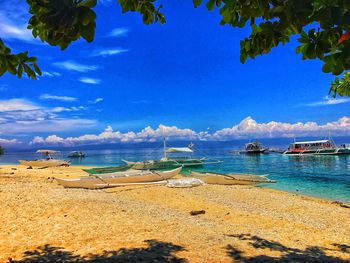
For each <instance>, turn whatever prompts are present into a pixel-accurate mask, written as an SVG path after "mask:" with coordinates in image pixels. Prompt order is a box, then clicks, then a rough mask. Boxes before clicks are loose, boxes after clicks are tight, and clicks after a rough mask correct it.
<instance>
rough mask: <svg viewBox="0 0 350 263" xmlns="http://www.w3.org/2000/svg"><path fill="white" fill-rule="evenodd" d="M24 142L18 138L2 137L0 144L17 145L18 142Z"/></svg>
mask: <svg viewBox="0 0 350 263" xmlns="http://www.w3.org/2000/svg"><path fill="white" fill-rule="evenodd" d="M20 143H22V142H21V141H19V140H17V139H10V140H8V139H2V138H0V146H12V145H16V144H20Z"/></svg>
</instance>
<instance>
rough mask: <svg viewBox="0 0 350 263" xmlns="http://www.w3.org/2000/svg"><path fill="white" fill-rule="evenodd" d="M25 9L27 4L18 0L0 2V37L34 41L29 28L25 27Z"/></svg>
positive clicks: (26, 17)
mask: <svg viewBox="0 0 350 263" xmlns="http://www.w3.org/2000/svg"><path fill="white" fill-rule="evenodd" d="M27 9H28V6H27V5H25V4H23V1H19V0H14V1H3V2H2V3H0V35H1V38H3V39H10V40H21V41H26V42H34V41H35V39H34V37H33V35H32V32H31V30H29V29H27V19H28V13H27V12H26V10H27ZM38 43H39V42H38Z"/></svg>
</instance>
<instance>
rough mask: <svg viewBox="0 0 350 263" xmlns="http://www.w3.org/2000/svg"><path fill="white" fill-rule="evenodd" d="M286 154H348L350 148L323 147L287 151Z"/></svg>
mask: <svg viewBox="0 0 350 263" xmlns="http://www.w3.org/2000/svg"><path fill="white" fill-rule="evenodd" d="M283 154H285V155H348V154H350V149H348V148H335V149H323V150H305V151H285V152H284V153H283Z"/></svg>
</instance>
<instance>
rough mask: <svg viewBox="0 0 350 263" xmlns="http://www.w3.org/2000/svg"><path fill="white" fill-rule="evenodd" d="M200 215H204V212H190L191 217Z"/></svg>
mask: <svg viewBox="0 0 350 263" xmlns="http://www.w3.org/2000/svg"><path fill="white" fill-rule="evenodd" d="M202 214H205V210H198V211H191V212H190V215H191V216H196V215H202Z"/></svg>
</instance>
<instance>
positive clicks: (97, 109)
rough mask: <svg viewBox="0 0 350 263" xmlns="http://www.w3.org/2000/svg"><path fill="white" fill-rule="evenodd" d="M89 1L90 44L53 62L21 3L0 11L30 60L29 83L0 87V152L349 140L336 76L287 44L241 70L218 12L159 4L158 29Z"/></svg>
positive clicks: (235, 41)
mask: <svg viewBox="0 0 350 263" xmlns="http://www.w3.org/2000/svg"><path fill="white" fill-rule="evenodd" d="M115 2H116V1H108V0H104V1H99V3H98V5H97V7H96V8H95V9H94V10H95V12H96V13H97V29H96V35H95V40H94V42H93V43H90V44H89V43H87V42H86V41H84V40H78V41H77V42H75V43H73V44H72V45H71V46H70V47H69V48H67V49H66V50H64V51H61V50H60V49H59V48H58V47H52V46H49V45H48V44H45V43H42V42H41V41H40V40H38V39H34V38H33V37H32V35H31V32H30V31H29V30H27V29H26V23H27V21H28V18H29V15H28V13H27V10H28V6H27V4H26V2H25V1H24V0H11V1H2V3H0V37H1V39H3V41H4V42H5V43H6V44H7V45H8V46H9V47H11V49H12V50H13V52H21V51H24V50H28V51H29V54H30V55H32V56H36V57H37V58H38V64H39V66H40V68H41V69H42V71H43V76H42V77H40V78H39V79H38V80H35V81H34V80H30V79H28V78H22V79H18V78H17V77H15V76H12V75H9V74H5V75H4V76H2V77H0V144H3V145H18V144H23V145H38V146H39V145H57V144H58V145H75V144H90V143H101V142H103V143H114V142H141V141H157V140H161V138H162V137H163V136H166V137H168V138H170V139H174V140H175V139H176V140H179V139H180V140H193V139H198V140H234V139H238V138H240V139H241V138H247V139H254V138H273V137H288V138H289V137H290V138H292V137H298V136H316V137H317V136H320V137H321V136H322V137H324V136H326V135H327V134H328V132H331V133H332V134H333V135H334V136H343V135H349V132H350V116H349V115H350V114H349V105H350V103H349V102H350V100H349V99H347V98H337V99H332V98H330V97H328V96H327V95H328V90H329V85H330V82H331V81H332V80H333V78H334V76H332V75H330V74H324V73H322V70H321V67H322V63H321V62H320V61H317V60H308V61H302V60H301V56H300V55H296V53H295V48H296V46H297V41H296V39H295V38H294V39H292V41H291V43H289V44H286V45H284V46H279V47H278V48H275V49H274V50H272V52H271V53H270V54H268V55H264V56H259V57H257V58H256V59H254V60H252V59H249V60H248V61H247V62H246V63H245V64H241V63H240V61H239V43H240V40H241V39H243V38H245V37H247V36H248V35H249V32H250V29H249V27H246V28H243V29H237V28H232V27H230V26H220V25H219V22H220V16H219V15H218V12H217V11H213V12H209V11H207V10H206V9H205V7H204V6H203V7H200V8H197V9H195V8H193V5H192V1H165V2H164V3H163V6H164V8H163V13H164V14H165V16H166V20H167V23H166V24H165V25H160V24H154V25H148V26H146V25H144V24H143V23H142V18H141V16H140V15H139V14H136V13H126V14H122V13H121V10H120V7H119V6H118V5H117V4H116V3H115Z"/></svg>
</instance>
